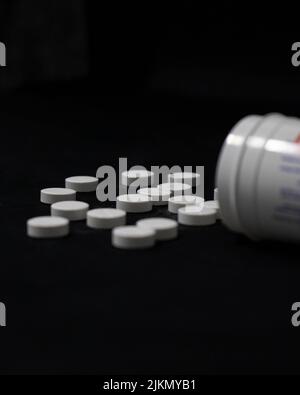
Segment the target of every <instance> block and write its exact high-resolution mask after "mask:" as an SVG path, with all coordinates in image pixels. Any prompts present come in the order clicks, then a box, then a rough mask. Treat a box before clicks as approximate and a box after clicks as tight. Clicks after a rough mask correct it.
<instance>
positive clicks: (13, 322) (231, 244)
mask: <svg viewBox="0 0 300 395" xmlns="http://www.w3.org/2000/svg"><path fill="white" fill-rule="evenodd" d="M111 108H113V110H112V109H111ZM290 108H291V110H293V108H292V107H290ZM212 109H213V111H212ZM248 110H251V112H257V111H258V112H259V110H261V111H262V112H265V111H268V110H269V108H268V107H267V106H263V105H260V106H257V105H253V103H252V104H251V103H245V104H238V103H225V102H214V103H211V102H206V103H197V104H196V105H195V104H193V103H191V102H187V101H186V102H184V101H182V102H179V101H176V102H172V99H170V98H167V97H165V98H164V99H163V100H158V99H157V98H155V97H148V99H145V98H144V99H143V100H139V101H135V100H133V99H130V98H127V99H126V100H125V99H124V98H123V99H119V100H116V101H115V102H114V106H113V107H111V106H110V103H103V102H102V103H101V102H99V101H98V102H97V101H96V100H95V98H93V97H90V98H88V97H85V98H84V100H83V98H82V97H77V98H75V97H74V96H73V97H68V96H66V95H63V94H61V95H57V96H55V95H54V96H53V95H50V96H46V95H40V96H37V97H33V96H30V95H29V96H27V95H26V96H25V95H23V96H19V97H14V98H11V99H10V101H8V102H6V103H5V104H3V106H2V111H1V122H2V124H1V133H2V137H1V139H2V140H1V141H2V142H1V158H0V163H1V164H0V172H1V199H0V212H1V228H0V235H1V264H0V300H1V301H2V302H5V303H6V306H7V327H6V328H0V342H1V359H0V366H1V372H9V373H114V374H116V373H123V374H128V373H147V374H151V373H159V374H164V373H172V374H174V373H188V374H193V373H194V374H196V373H222V374H224V373H292V372H295V373H296V372H298V362H297V361H298V358H297V351H298V349H299V347H298V343H299V342H298V340H297V339H299V331H297V329H295V328H292V326H291V323H290V319H291V312H290V309H291V305H292V303H294V302H295V301H297V300H298V299H299V287H298V276H299V270H300V269H299V259H298V256H297V255H296V252H297V250H298V247H295V246H291V245H281V244H280V243H278V244H273V243H271V244H266V243H263V244H256V243H252V242H250V241H248V240H247V239H245V238H243V237H241V236H237V235H235V234H232V233H230V232H229V231H227V230H226V229H225V228H224V227H223V226H222V225H221V224H220V223H218V224H217V225H215V226H211V227H205V228H189V227H183V226H180V236H179V239H178V240H176V241H171V242H165V243H160V244H158V245H157V246H156V247H155V248H153V249H150V250H146V251H122V250H117V249H114V248H112V246H111V242H110V232H106V231H94V230H90V229H88V228H87V227H86V226H85V224H84V223H82V222H80V223H74V224H72V231H71V235H70V236H69V237H67V238H66V239H62V240H33V239H30V238H28V237H27V236H26V228H25V223H26V220H27V219H28V218H30V217H33V216H36V215H44V214H47V213H48V212H49V207H48V206H46V205H43V204H41V203H40V202H39V190H40V189H41V188H43V187H50V186H63V184H64V178H65V177H67V176H70V175H76V174H91V175H94V174H95V172H96V169H97V168H98V166H100V165H103V164H108V165H116V164H117V161H118V158H119V157H127V158H128V161H129V165H134V164H141V165H145V166H151V165H163V164H166V165H169V166H172V165H175V164H178V165H193V166H196V165H204V166H205V192H206V198H211V197H212V193H213V186H214V170H215V164H216V159H217V156H218V153H219V148H220V146H221V144H222V142H223V139H224V137H225V136H226V134H227V132H228V130H229V128H230V127H231V126H232V125H233V124H234V123H235V122H236V121H237V119H239V118H240V117H241V116H243V115H244V113H245V112H246V111H248ZM78 198H79V199H80V198H82V199H83V200H87V201H89V202H90V203H91V206H92V207H96V206H98V203H97V201H96V198H95V196H94V194H88V195H81V196H79V197H78ZM157 214H159V215H160V214H162V215H167V216H170V215H169V214H168V213H167V212H166V210H165V209H161V208H160V209H155V210H154V211H153V212H152V213H151V215H157ZM143 216H144V215H143ZM140 217H141V216H140V215H129V218H128V220H129V223H134V222H135V221H136V219H138V218H140Z"/></svg>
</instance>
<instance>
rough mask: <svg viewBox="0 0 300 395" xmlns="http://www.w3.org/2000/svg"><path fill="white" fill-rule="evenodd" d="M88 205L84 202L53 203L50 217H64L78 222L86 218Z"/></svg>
mask: <svg viewBox="0 0 300 395" xmlns="http://www.w3.org/2000/svg"><path fill="white" fill-rule="evenodd" d="M88 209H89V205H88V204H87V203H85V202H79V201H73V202H72V201H67V202H58V203H54V204H52V206H51V215H53V216H57V217H64V218H67V219H69V220H70V221H80V220H83V219H85V218H86V214H87V212H88Z"/></svg>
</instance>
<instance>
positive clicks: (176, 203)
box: [168, 195, 204, 214]
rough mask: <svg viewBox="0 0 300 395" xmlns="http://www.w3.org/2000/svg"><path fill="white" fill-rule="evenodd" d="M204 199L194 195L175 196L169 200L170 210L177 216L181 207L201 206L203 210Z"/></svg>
mask: <svg viewBox="0 0 300 395" xmlns="http://www.w3.org/2000/svg"><path fill="white" fill-rule="evenodd" d="M203 205H204V199H203V198H201V197H198V196H194V195H182V196H173V197H171V198H170V199H169V202H168V210H169V211H170V213H173V214H177V212H178V210H179V209H180V208H181V207H185V206H199V208H202V207H203Z"/></svg>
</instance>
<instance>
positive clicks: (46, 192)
mask: <svg viewBox="0 0 300 395" xmlns="http://www.w3.org/2000/svg"><path fill="white" fill-rule="evenodd" d="M66 200H76V191H74V190H73V189H69V188H46V189H42V190H41V202H42V203H46V204H53V203H56V202H61V201H66Z"/></svg>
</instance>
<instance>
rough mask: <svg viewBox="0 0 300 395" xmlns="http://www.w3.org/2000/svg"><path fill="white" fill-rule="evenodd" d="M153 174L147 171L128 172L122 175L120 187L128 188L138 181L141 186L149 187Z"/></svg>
mask: <svg viewBox="0 0 300 395" xmlns="http://www.w3.org/2000/svg"><path fill="white" fill-rule="evenodd" d="M153 177H154V173H153V172H152V171H148V170H142V169H141V170H138V169H137V170H128V171H124V172H123V173H122V185H126V186H129V185H130V184H131V183H132V182H134V181H137V180H139V181H140V183H141V185H143V186H145V187H146V186H147V185H151V182H152V180H153Z"/></svg>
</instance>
